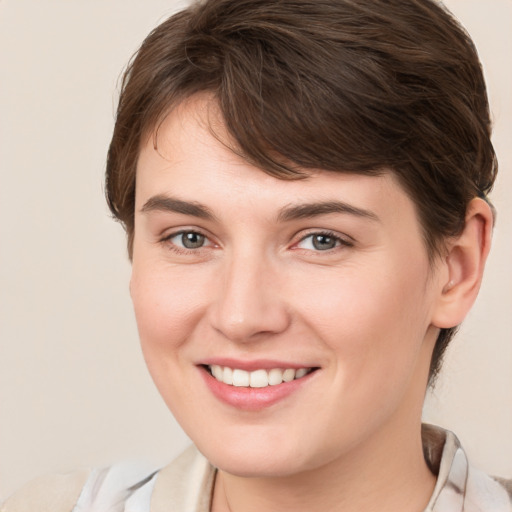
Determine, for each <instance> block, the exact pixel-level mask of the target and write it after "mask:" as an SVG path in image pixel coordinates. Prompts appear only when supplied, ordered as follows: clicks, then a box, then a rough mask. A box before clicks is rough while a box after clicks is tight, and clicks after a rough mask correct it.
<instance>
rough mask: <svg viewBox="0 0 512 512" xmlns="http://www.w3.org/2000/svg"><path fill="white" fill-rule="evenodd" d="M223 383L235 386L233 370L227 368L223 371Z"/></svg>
mask: <svg viewBox="0 0 512 512" xmlns="http://www.w3.org/2000/svg"><path fill="white" fill-rule="evenodd" d="M222 382H224V384H229V385H230V386H232V385H233V370H232V369H231V368H229V367H227V366H226V367H224V369H223V370H222Z"/></svg>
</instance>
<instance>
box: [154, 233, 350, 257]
mask: <svg viewBox="0 0 512 512" xmlns="http://www.w3.org/2000/svg"><path fill="white" fill-rule="evenodd" d="M184 234H190V235H198V236H200V237H204V240H205V241H208V242H209V243H208V244H207V245H201V246H199V247H197V248H187V247H180V246H178V245H176V244H175V243H173V242H171V240H172V239H173V238H176V237H178V236H180V235H182V236H183V235H184ZM315 236H317V237H321V236H324V237H326V238H330V239H332V240H333V241H334V242H335V246H334V247H332V248H329V249H325V250H321V249H316V250H315V249H303V248H300V247H297V246H298V245H299V244H300V243H302V242H304V241H305V240H307V239H308V238H312V237H315ZM160 243H162V244H165V245H166V246H167V247H168V248H169V249H170V250H171V251H173V252H176V253H178V254H190V253H194V252H199V251H200V250H201V249H205V248H206V247H212V246H215V244H214V243H213V242H211V241H210V239H209V237H208V236H207V235H205V234H204V233H201V232H200V231H197V230H193V229H182V230H180V231H175V232H173V233H170V234H169V235H166V236H165V237H163V238H162V239H161V240H160ZM312 243H314V242H312ZM353 245H354V243H353V241H350V240H347V238H342V237H340V236H339V235H337V234H336V233H334V232H333V231H328V230H320V231H312V232H310V233H308V234H307V235H305V236H303V237H302V238H301V239H300V240H299V241H298V242H296V243H294V244H293V246H292V247H293V248H294V250H306V251H310V252H314V253H323V252H325V253H330V252H331V251H335V250H336V249H340V248H344V247H353Z"/></svg>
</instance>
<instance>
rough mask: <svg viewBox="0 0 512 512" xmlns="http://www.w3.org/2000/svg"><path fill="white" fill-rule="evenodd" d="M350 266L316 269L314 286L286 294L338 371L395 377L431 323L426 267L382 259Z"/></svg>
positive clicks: (408, 363) (414, 354)
mask: <svg viewBox="0 0 512 512" xmlns="http://www.w3.org/2000/svg"><path fill="white" fill-rule="evenodd" d="M374 268H375V269H377V271H373V272H372V269H374ZM350 270H351V271H348V272H340V273H339V274H336V273H329V274H328V273H325V275H316V278H315V280H314V286H311V285H309V286H297V287H295V288H294V289H293V290H291V291H290V296H293V297H295V298H296V304H297V309H298V310H299V311H300V313H299V314H300V316H301V317H302V318H303V319H304V321H305V322H306V323H308V324H309V326H310V328H311V329H313V330H315V331H316V332H317V334H318V336H319V338H320V339H321V340H322V341H323V343H325V344H326V345H328V348H329V349H330V350H331V351H332V352H333V353H334V354H335V357H334V358H333V361H335V364H337V365H341V366H344V367H345V368H344V371H343V372H341V375H343V376H345V377H346V378H356V377H355V376H357V375H360V376H362V375H363V374H364V375H365V379H368V378H369V379H371V378H372V376H377V375H381V376H383V378H385V379H386V381H389V379H390V378H393V377H392V376H393V375H396V376H397V378H398V374H399V373H400V372H402V373H403V372H404V371H405V370H406V369H407V368H409V369H410V368H411V366H413V364H414V361H413V360H414V358H416V357H417V355H418V352H419V350H420V347H421V343H422V342H423V338H424V336H425V333H426V330H427V328H428V325H429V322H428V310H429V307H428V298H427V296H426V294H425V290H424V285H423V283H424V282H425V279H426V273H425V270H424V268H423V266H417V267H414V266H412V267H411V268H409V269H407V270H404V269H402V270H401V271H398V268H397V269H394V268H393V267H389V268H388V270H386V267H385V265H383V264H380V265H369V266H367V268H366V270H365V271H361V269H355V268H354V269H350ZM311 277H312V276H311V274H310V276H309V278H310V279H309V280H308V282H311ZM296 282H297V280H296ZM303 284H304V283H303ZM349 376H350V377H349Z"/></svg>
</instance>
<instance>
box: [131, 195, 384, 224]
mask: <svg viewBox="0 0 512 512" xmlns="http://www.w3.org/2000/svg"><path fill="white" fill-rule="evenodd" d="M140 211H141V212H143V213H146V212H152V211H163V212H173V213H181V214H183V215H190V216H192V217H198V218H200V219H206V220H212V221H213V220H215V215H214V214H213V213H212V211H211V210H210V209H209V208H208V207H207V206H204V205H202V204H201V203H197V202H195V201H194V202H191V201H183V200H182V199H177V198H175V197H169V196H166V195H160V194H159V195H156V196H153V197H151V198H149V199H148V200H147V201H146V202H145V203H144V206H143V207H142V208H141V210H140ZM330 213H343V214H348V215H354V216H356V217H361V218H365V219H369V220H372V221H380V219H379V217H378V216H377V215H376V214H375V213H373V212H372V211H370V210H365V209H362V208H358V207H356V206H353V205H350V204H348V203H345V202H343V201H322V202H315V203H306V204H297V205H289V206H285V207H284V208H282V209H281V210H280V211H279V213H278V215H277V220H278V222H289V221H292V220H298V219H307V218H310V217H318V216H320V215H328V214H330Z"/></svg>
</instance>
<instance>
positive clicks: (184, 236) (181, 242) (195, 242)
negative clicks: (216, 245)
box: [164, 231, 213, 250]
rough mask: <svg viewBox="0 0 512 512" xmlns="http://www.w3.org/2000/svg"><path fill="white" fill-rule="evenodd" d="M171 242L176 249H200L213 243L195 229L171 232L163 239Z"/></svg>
mask: <svg viewBox="0 0 512 512" xmlns="http://www.w3.org/2000/svg"><path fill="white" fill-rule="evenodd" d="M164 241H165V242H169V243H171V244H172V245H173V246H174V247H175V248H176V249H188V250H194V249H201V248H202V247H206V246H210V245H213V244H212V243H211V242H210V240H208V238H207V237H206V236H205V235H203V234H201V233H198V232H197V231H180V232H178V233H172V234H171V235H169V236H167V237H166V238H165V239H164Z"/></svg>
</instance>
